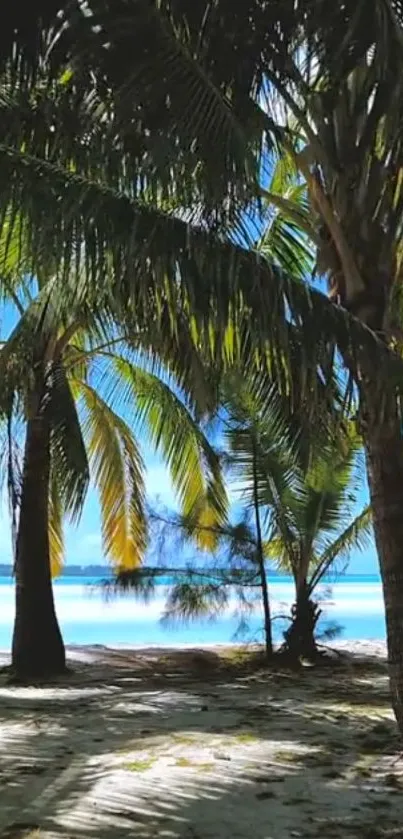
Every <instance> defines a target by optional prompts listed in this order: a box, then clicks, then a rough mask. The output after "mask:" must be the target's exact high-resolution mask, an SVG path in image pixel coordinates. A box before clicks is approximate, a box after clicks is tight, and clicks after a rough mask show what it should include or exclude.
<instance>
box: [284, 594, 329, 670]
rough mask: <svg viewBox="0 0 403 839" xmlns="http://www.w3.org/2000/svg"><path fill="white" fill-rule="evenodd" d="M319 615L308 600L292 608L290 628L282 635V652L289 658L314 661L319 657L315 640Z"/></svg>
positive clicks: (316, 607)
mask: <svg viewBox="0 0 403 839" xmlns="http://www.w3.org/2000/svg"><path fill="white" fill-rule="evenodd" d="M320 614H321V613H320V609H319V608H318V605H317V603H314V602H313V601H312V600H309V599H308V600H303V601H300V602H299V603H298V602H297V603H296V604H295V605H294V606H293V608H292V622H291V626H290V627H289V628H288V629H287V631H286V632H285V633H284V652H285V653H286V654H287V655H289V656H290V657H291V658H294V659H295V660H298V659H300V658H306V659H308V660H313V661H315V660H316V659H317V658H319V657H320V652H319V649H318V647H317V644H316V640H315V630H316V624H317V622H318V620H319V617H320Z"/></svg>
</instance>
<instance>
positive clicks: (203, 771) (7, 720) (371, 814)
mask: <svg viewBox="0 0 403 839" xmlns="http://www.w3.org/2000/svg"><path fill="white" fill-rule="evenodd" d="M370 651H371V650H370ZM367 652H368V649H367ZM372 652H379V650H372ZM161 655H162V652H161V651H156V650H153V651H143V652H142V653H139V652H136V653H129V652H127V651H125V652H124V651H122V650H120V651H116V652H113V651H106V650H102V648H98V649H92V650H81V651H80V650H75V651H74V657H75V662H76V664H75V666H76V672H75V674H74V675H73V676H72V677H71V678H70V679H69V680H68V681H66V682H65V683H64V684H60V685H58V686H55V687H51V688H49V687H48V688H10V687H6V686H5V685H3V684H1V685H0V723H1V727H0V802H1V807H0V837H2V838H3V839H5V837H7V839H19V837H22V836H31V835H32V836H33V835H36V836H37V837H38V839H39V837H43V839H51V837H59V839H61V837H66V839H67V837H69V839H89V838H90V837H94V839H95V837H96V839H103V838H104V837H105V839H109V838H110V839H126V837H128V838H129V837H136V839H151V837H153V839H154V837H161V839H163V837H166V839H175V838H176V837H181V838H183V839H241V838H242V839H244V837H250V839H290V838H291V837H305V838H306V839H308V838H309V839H313V837H318V839H319V837H321V839H328V837H329V839H331V837H334V836H335V837H343V839H353V837H354V839H380V837H390V838H391V839H392V837H395V839H396V837H403V776H401V770H402V769H403V768H402V766H401V764H400V763H397V764H394V762H393V761H394V758H395V751H396V740H395V732H394V726H393V723H392V716H391V713H390V710H389V703H388V696H387V678H386V672H385V665H384V663H383V662H382V661H379V660H378V662H376V661H374V660H372V661H371V662H367V663H366V665H365V666H364V665H362V664H358V663H357V664H354V665H350V666H348V667H346V666H344V668H343V669H340V668H336V669H335V670H334V671H333V672H332V673H331V672H328V671H327V672H326V673H325V672H323V671H322V672H318V671H315V672H313V670H312V669H309V670H306V671H304V672H303V673H302V674H294V673H289V672H288V673H285V672H277V673H270V674H268V673H267V672H263V671H258V672H253V671H251V670H250V669H248V668H242V667H238V668H237V669H236V670H234V665H233V663H231V666H229V665H228V664H226V665H225V666H223V665H222V659H221V658H218V657H217V656H215V654H214V653H213V652H210V653H207V654H205V655H204V654H201V653H198V654H194V653H192V652H190V651H188V652H182V653H180V654H179V653H175V654H172V653H167V651H163V655H162V658H161Z"/></svg>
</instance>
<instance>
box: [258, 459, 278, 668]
mask: <svg viewBox="0 0 403 839" xmlns="http://www.w3.org/2000/svg"><path fill="white" fill-rule="evenodd" d="M255 458H256V455H255V452H254V455H253V505H254V512H255V525H256V553H257V561H258V565H259V576H260V587H261V591H262V603H263V615H264V638H265V648H266V656H267V658H268V659H269V658H271V656H272V655H273V636H272V629H271V614H270V600H269V590H268V586H267V574H266V566H265V562H264V550H263V539H262V526H261V522H260V510H259V491H258V481H257V469H256V459H255Z"/></svg>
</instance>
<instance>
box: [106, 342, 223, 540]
mask: <svg viewBox="0 0 403 839" xmlns="http://www.w3.org/2000/svg"><path fill="white" fill-rule="evenodd" d="M111 364H112V367H111V369H112V370H113V371H114V373H115V376H114V380H113V382H112V387H111V389H110V390H109V395H110V398H112V400H113V399H115V398H116V397H117V398H118V399H120V400H123V402H124V404H125V405H126V407H127V408H129V409H130V410H131V412H132V416H133V423H134V424H135V426H136V427H138V428H139V430H140V431H141V432H143V433H144V434H145V435H146V437H147V438H148V439H149V441H150V443H151V444H152V445H153V446H154V447H155V449H156V451H160V452H161V453H162V455H163V458H164V461H165V463H166V465H167V467H168V469H169V471H170V474H171V479H172V483H173V486H174V488H175V490H176V492H177V494H178V497H179V500H180V504H181V508H182V511H183V513H184V515H185V516H187V517H195V520H197V521H198V520H199V519H202V520H203V521H207V520H208V521H209V523H211V522H212V521H213V520H215V521H216V522H217V523H219V522H220V521H222V520H223V519H225V517H226V512H227V497H226V492H225V486H224V482H223V478H222V474H221V468H220V462H219V458H218V456H217V454H216V452H215V450H214V448H213V447H212V445H211V444H210V443H209V441H208V439H207V437H206V436H205V435H204V434H203V432H202V431H201V429H200V427H199V425H198V423H197V422H196V420H195V419H194V417H193V416H192V414H191V413H190V411H189V409H188V408H187V407H186V405H185V404H184V403H183V402H182V400H181V399H180V397H179V394H177V393H175V392H174V391H173V390H172V389H171V388H170V387H169V386H168V384H167V383H166V382H164V381H163V379H161V378H159V377H157V376H155V375H154V374H152V373H150V372H149V371H147V370H144V369H141V368H140V367H136V366H134V365H132V364H130V363H129V362H128V361H127V360H126V359H125V358H124V357H122V356H115V357H114V358H112V361H111Z"/></svg>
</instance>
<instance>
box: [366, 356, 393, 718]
mask: <svg viewBox="0 0 403 839" xmlns="http://www.w3.org/2000/svg"><path fill="white" fill-rule="evenodd" d="M377 379H378V380H377ZM381 388H384V383H383V382H382V385H381V383H380V382H379V378H378V376H377V373H376V371H374V372H373V373H372V376H370V375H368V376H366V377H365V379H364V381H363V382H362V385H361V401H362V403H363V411H362V417H363V419H362V432H363V437H364V442H365V448H366V457H367V469H368V482H369V489H370V497H371V505H372V510H373V523H374V532H375V541H376V547H377V551H378V557H379V565H380V572H381V577H382V585H383V593H384V601H385V617H386V632H387V643H388V658H389V674H390V689H391V698H392V704H393V709H394V713H395V716H396V720H397V724H398V726H399V730H400V733H401V734H403V436H402V427H401V420H400V419H399V417H398V411H397V405H396V400H395V399H394V398H393V396H392V395H390V396H389V398H385V395H384V394H383V395H381Z"/></svg>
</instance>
